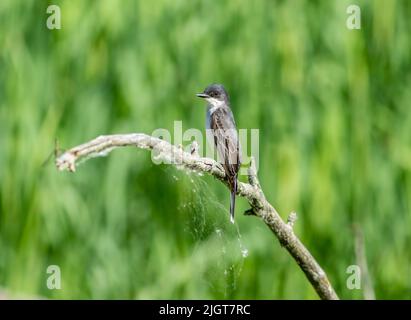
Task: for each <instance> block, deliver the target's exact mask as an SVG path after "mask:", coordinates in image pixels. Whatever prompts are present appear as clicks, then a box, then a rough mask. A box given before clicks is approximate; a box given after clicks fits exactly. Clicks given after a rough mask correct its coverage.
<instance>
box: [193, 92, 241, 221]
mask: <svg viewBox="0 0 411 320" xmlns="http://www.w3.org/2000/svg"><path fill="white" fill-rule="evenodd" d="M197 97H199V98H203V99H205V100H206V101H207V112H206V133H207V140H208V142H209V143H210V144H212V145H213V146H214V147H215V148H216V150H217V154H218V156H219V158H220V161H221V163H222V165H223V168H224V171H225V174H226V178H227V182H228V185H229V188H230V191H231V194H230V195H231V197H230V221H231V223H234V211H235V196H236V194H237V187H238V171H239V169H240V165H241V149H240V142H239V139H238V132H237V127H236V124H235V120H234V116H233V112H232V111H231V106H230V98H229V96H228V93H227V91H226V90H225V88H224V86H223V85H222V84H211V85H209V86H208V87H206V88H205V90H204V91H203V92H202V93H197Z"/></svg>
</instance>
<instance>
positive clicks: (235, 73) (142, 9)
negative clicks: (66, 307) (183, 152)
mask: <svg viewBox="0 0 411 320" xmlns="http://www.w3.org/2000/svg"><path fill="white" fill-rule="evenodd" d="M351 3H352V1H325V0H324V1H311V0H310V1H309V0H305V1H304V0H300V1H297V0H295V1H268V0H267V1H262V0H257V1H239V0H238V1H234V0H232V1H211V0H209V1H207V0H193V1H183V0H173V1H171V0H167V1H166V0H160V1H159V0H155V1H133V0H128V1H127V0H126V1H120V0H117V1H115V0H112V1H109V0H102V1H80V0H73V1H62V0H55V1H39V0H37V1H34V0H32V1H27V0H25V1H15V0H2V1H0V286H1V287H2V288H3V290H6V291H7V292H9V293H10V294H11V295H12V296H16V297H20V296H21V295H26V296H42V297H48V298H57V299H59V298H69V299H70V298H80V299H83V298H110V299H111V298H114V299H118V298H125V299H129V298H132V299H134V298H136V299H140V298H146V299H152V298H153V299H156V298H165V299H168V298H172V299H174V298H176V299H177V298H189V299H197V298H234V299H237V298H241V299H245V298H253V299H254V298H256V299H273V298H275V299H316V298H317V296H316V294H315V292H314V291H313V289H312V288H311V287H310V285H309V283H308V282H307V281H306V279H305V277H304V275H303V274H302V273H301V271H300V270H299V268H298V266H297V265H296V263H295V262H294V261H293V260H292V259H291V257H290V256H289V255H288V254H287V253H286V252H285V251H284V249H282V248H281V247H280V245H279V244H278V242H277V241H276V240H275V238H274V237H273V236H272V234H271V232H270V231H269V230H268V229H267V228H266V227H265V226H264V225H263V224H262V223H261V221H259V220H258V219H256V218H252V217H244V216H243V215H242V214H241V212H243V211H244V210H246V209H247V208H248V206H247V203H246V202H245V201H244V200H243V199H239V200H238V208H237V223H238V228H239V232H237V229H236V227H235V226H232V225H230V224H229V222H228V212H227V208H228V201H229V196H228V192H227V190H226V189H225V188H224V187H223V186H222V185H221V184H220V183H218V182H217V181H215V180H214V179H213V178H211V177H207V176H204V177H198V176H197V175H195V174H187V173H185V172H181V171H179V170H177V169H175V168H172V167H168V166H165V165H161V166H156V165H154V164H153V163H152V162H151V160H150V154H149V153H148V152H144V151H139V150H134V149H124V150H118V151H115V152H113V153H112V154H111V155H110V156H109V157H106V158H98V159H95V160H92V161H89V162H87V163H85V164H83V165H81V166H80V167H78V171H77V172H76V174H69V173H59V172H57V171H56V169H55V167H54V165H53V161H52V160H50V161H48V162H46V163H44V162H45V160H46V159H47V157H48V156H49V155H50V154H51V152H52V151H53V146H54V139H55V138H58V139H59V141H60V143H61V145H62V146H63V147H66V148H68V147H71V146H74V145H76V144H79V143H82V142H84V141H86V140H89V139H92V138H94V137H96V136H98V135H100V134H108V133H122V132H124V133H125V132H146V133H149V134H150V133H151V132H152V131H153V130H154V129H156V128H166V129H169V130H172V129H173V122H174V121H175V120H183V126H184V129H188V128H191V127H192V128H199V129H203V128H204V113H205V106H204V103H203V102H202V101H198V99H196V97H195V96H194V94H195V93H196V92H199V91H201V90H202V89H203V88H204V87H205V86H206V85H208V84H209V83H212V82H221V83H224V84H225V86H226V87H227V89H228V90H229V92H230V94H231V97H232V104H233V109H234V113H235V115H236V120H237V124H238V126H239V127H240V128H248V129H251V128H258V129H260V161H259V165H260V170H259V175H260V178H261V183H262V185H263V187H264V190H265V193H266V196H267V198H268V199H269V200H270V201H271V202H272V203H273V204H274V205H275V206H276V208H277V209H278V211H279V212H280V213H281V214H282V215H283V217H284V218H286V217H287V215H288V213H289V212H290V211H292V210H296V211H297V212H298V214H299V220H298V221H297V224H296V227H295V231H296V233H297V234H298V235H299V236H300V237H301V239H302V241H303V242H304V243H305V244H306V245H307V247H308V248H309V250H310V251H311V252H312V253H313V255H314V256H315V257H316V258H317V259H318V261H319V263H320V264H321V265H322V266H323V267H324V269H325V270H326V272H327V273H328V275H329V278H330V280H331V282H332V283H333V284H334V286H335V289H336V291H337V292H338V294H339V295H340V297H342V298H345V299H360V298H362V296H363V295H362V290H349V289H347V286H346V279H347V276H348V275H347V274H346V269H347V267H348V266H349V265H352V264H356V263H357V262H356V257H355V249H354V236H353V229H352V226H353V224H356V225H358V226H360V228H361V229H362V230H363V233H364V238H365V241H364V244H365V249H366V254H367V260H368V264H369V270H370V275H371V277H372V280H373V284H374V288H375V292H376V296H377V298H381V299H382V298H385V299H393V298H399V299H409V298H410V297H411V268H410V265H411V263H410V262H411V250H410V247H411V232H410V229H411V215H410V207H411V110H410V101H411V90H410V88H411V72H410V71H411V41H410V35H411V20H410V18H409V17H410V16H411V2H410V1H407V0H402V1H400V0H398V1H394V0H389V1H387V0H375V1H372V0H369V1H366V0H359V1H355V3H356V4H358V5H360V7H361V9H362V29H361V30H359V31H352V30H348V29H347V28H346V25H345V24H346V19H347V14H346V8H347V6H348V5H349V4H351ZM49 4H58V5H59V6H60V8H61V13H62V21H61V23H62V29H61V30H54V31H51V30H48V29H47V28H46V19H47V17H48V14H47V13H46V8H47V6H48V5H49ZM239 234H240V235H241V237H239ZM245 249H247V250H248V256H247V257H243V256H242V250H245ZM49 265H58V266H59V267H60V269H61V277H62V289H61V290H48V289H47V287H46V279H47V277H48V274H47V273H46V270H47V267H48V266H49Z"/></svg>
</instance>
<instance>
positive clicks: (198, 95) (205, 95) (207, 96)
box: [196, 93, 210, 99]
mask: <svg viewBox="0 0 411 320" xmlns="http://www.w3.org/2000/svg"><path fill="white" fill-rule="evenodd" d="M196 96H197V97H199V98H203V99H205V98H210V96H209V95H208V94H205V93H197V94H196Z"/></svg>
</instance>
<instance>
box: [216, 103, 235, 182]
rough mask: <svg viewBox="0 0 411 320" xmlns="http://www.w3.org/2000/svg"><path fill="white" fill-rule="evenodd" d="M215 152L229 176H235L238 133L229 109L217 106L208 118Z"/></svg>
mask: <svg viewBox="0 0 411 320" xmlns="http://www.w3.org/2000/svg"><path fill="white" fill-rule="evenodd" d="M210 127H211V129H212V133H213V136H214V144H215V146H216V148H217V153H218V155H219V157H220V159H221V162H222V163H223V166H224V169H225V170H226V172H227V174H228V175H229V176H230V177H235V176H237V172H238V170H239V167H240V150H239V142H238V133H237V129H236V126H235V122H234V117H233V114H232V112H231V110H230V109H228V108H218V109H217V110H216V111H214V112H213V114H212V115H211V119H210Z"/></svg>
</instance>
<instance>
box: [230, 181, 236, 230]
mask: <svg viewBox="0 0 411 320" xmlns="http://www.w3.org/2000/svg"><path fill="white" fill-rule="evenodd" d="M236 194H237V177H235V178H234V181H233V186H232V189H231V197H230V221H231V223H234V210H235V196H236Z"/></svg>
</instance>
